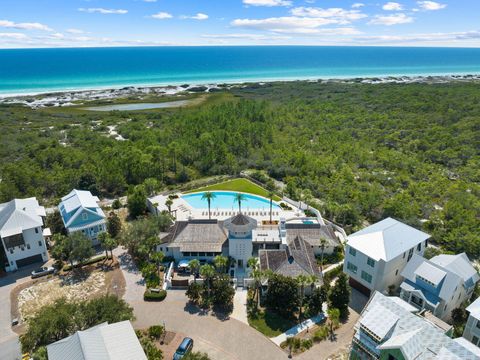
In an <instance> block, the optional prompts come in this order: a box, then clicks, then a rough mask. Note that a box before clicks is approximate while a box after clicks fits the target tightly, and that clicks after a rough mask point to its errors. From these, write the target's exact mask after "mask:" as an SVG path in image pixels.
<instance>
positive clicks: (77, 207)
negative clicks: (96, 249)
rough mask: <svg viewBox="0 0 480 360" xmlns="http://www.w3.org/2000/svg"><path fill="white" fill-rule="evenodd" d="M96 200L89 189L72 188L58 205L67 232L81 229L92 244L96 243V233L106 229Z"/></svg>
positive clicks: (102, 214)
mask: <svg viewBox="0 0 480 360" xmlns="http://www.w3.org/2000/svg"><path fill="white" fill-rule="evenodd" d="M98 202H99V199H98V197H96V196H93V195H92V193H91V192H90V191H85V190H75V189H74V190H72V191H71V192H70V194H68V195H66V196H64V197H63V198H62V202H61V203H60V204H59V205H58V208H59V210H60V215H61V216H62V219H63V223H64V225H65V229H67V232H68V233H69V234H71V233H72V232H75V231H81V232H82V233H83V234H85V235H86V236H87V237H88V238H89V239H91V240H92V243H93V245H98V243H99V242H98V235H99V234H100V233H102V232H105V231H106V230H107V227H106V216H105V214H104V212H103V210H102V209H101V208H100V206H99V205H98Z"/></svg>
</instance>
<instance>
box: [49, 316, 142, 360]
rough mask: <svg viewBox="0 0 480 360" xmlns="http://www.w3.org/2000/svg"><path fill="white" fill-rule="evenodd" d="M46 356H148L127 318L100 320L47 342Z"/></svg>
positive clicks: (86, 359)
mask: <svg viewBox="0 0 480 360" xmlns="http://www.w3.org/2000/svg"><path fill="white" fill-rule="evenodd" d="M47 353H48V359H49V360H64V359H69V360H147V357H146V356H145V353H144V352H143V349H142V346H141V345H140V342H139V341H138V338H137V336H136V334H135V331H134V330H133V327H132V324H131V323H130V321H128V320H127V321H121V322H118V323H114V324H108V323H103V324H100V325H97V326H95V327H92V328H90V329H88V330H84V331H77V332H76V333H75V334H73V335H71V336H69V337H67V338H65V339H62V340H59V341H57V342H55V343H53V344H50V345H47Z"/></svg>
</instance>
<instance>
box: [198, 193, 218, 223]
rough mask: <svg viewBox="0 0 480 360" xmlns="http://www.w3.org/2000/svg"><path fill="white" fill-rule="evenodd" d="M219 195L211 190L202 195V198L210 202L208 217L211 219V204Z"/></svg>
mask: <svg viewBox="0 0 480 360" xmlns="http://www.w3.org/2000/svg"><path fill="white" fill-rule="evenodd" d="M216 197H217V196H216V195H215V193H212V192H210V191H205V192H204V193H203V195H202V200H207V203H208V218H209V219H210V214H211V213H210V205H211V202H212V200H213V199H215V198H216Z"/></svg>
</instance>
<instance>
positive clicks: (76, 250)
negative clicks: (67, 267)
mask: <svg viewBox="0 0 480 360" xmlns="http://www.w3.org/2000/svg"><path fill="white" fill-rule="evenodd" d="M67 238H68V241H69V242H70V243H71V245H70V246H71V253H70V256H71V262H72V263H73V261H76V262H77V263H78V264H80V265H81V264H83V262H84V261H85V260H88V259H90V258H91V257H92V256H93V255H95V250H94V249H93V246H92V241H91V240H90V239H89V238H87V237H86V236H85V235H84V234H83V233H82V232H80V231H75V232H74V233H71V234H69V235H68V237H67Z"/></svg>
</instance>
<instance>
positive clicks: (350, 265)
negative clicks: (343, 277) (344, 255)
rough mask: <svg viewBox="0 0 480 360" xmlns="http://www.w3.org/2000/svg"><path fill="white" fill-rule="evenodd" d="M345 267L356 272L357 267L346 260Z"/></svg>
mask: <svg viewBox="0 0 480 360" xmlns="http://www.w3.org/2000/svg"><path fill="white" fill-rule="evenodd" d="M347 269H348V270H349V271H350V272H352V273H354V274H356V273H357V267H356V266H355V265H353V264H352V263H351V262H347Z"/></svg>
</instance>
